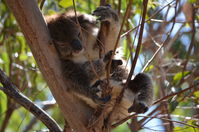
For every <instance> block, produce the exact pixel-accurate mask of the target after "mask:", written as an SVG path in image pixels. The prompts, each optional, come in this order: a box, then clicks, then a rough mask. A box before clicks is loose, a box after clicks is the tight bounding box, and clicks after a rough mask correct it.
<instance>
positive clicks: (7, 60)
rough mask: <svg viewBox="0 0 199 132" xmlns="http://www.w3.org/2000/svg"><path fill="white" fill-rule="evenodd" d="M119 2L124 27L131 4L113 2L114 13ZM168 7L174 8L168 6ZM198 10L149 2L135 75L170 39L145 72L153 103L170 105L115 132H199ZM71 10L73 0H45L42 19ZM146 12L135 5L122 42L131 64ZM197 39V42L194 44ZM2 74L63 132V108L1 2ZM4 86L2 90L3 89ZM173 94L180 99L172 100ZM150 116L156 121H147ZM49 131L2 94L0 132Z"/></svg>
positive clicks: (183, 3)
mask: <svg viewBox="0 0 199 132" xmlns="http://www.w3.org/2000/svg"><path fill="white" fill-rule="evenodd" d="M120 2H121V10H120V13H121V14H120V17H121V21H122V20H123V19H122V18H123V16H124V12H125V10H126V7H127V3H128V1H126V0H124V1H120V0H112V1H109V3H110V4H111V5H112V7H113V8H114V9H118V8H119V7H120V6H119V5H120V4H119V3H120ZM40 3H41V1H38V6H39V5H40ZM168 3H170V4H169V5H168ZM176 5H177V6H176ZM192 5H194V8H195V12H196V13H195V17H192V14H193V7H192ZM97 6H99V1H94V0H84V1H83V0H76V9H77V10H78V11H79V12H82V13H88V14H91V13H92V11H93V10H94V9H96V7H97ZM198 8H199V3H198V1H197V0H180V1H171V0H167V1H164V0H150V1H149V3H148V12H147V17H146V19H148V21H147V22H146V23H145V29H144V35H143V36H144V38H143V44H142V50H141V54H140V55H139V59H138V62H137V65H136V71H135V72H136V73H139V72H141V71H142V69H143V67H144V66H145V64H146V63H147V62H148V61H149V60H150V59H151V57H152V56H153V55H154V53H155V52H156V51H157V49H158V47H160V46H161V44H162V43H163V42H164V41H165V39H166V38H167V37H168V39H167V41H166V42H165V45H164V46H163V48H162V49H161V50H160V51H159V54H157V55H156V57H155V58H154V59H153V60H152V63H150V65H149V66H148V67H147V68H146V70H145V72H147V73H148V74H149V75H150V76H151V78H152V79H153V85H154V91H155V93H154V96H155V97H154V102H155V101H157V100H158V99H161V98H163V97H165V99H164V100H161V101H160V102H158V103H156V104H154V105H153V106H152V107H151V109H150V110H149V112H147V113H146V114H144V115H138V116H137V117H134V119H133V120H132V121H131V120H129V121H128V125H127V124H126V123H124V124H122V125H120V126H119V127H117V128H115V129H114V130H113V131H114V132H121V131H133V129H132V127H133V126H134V125H135V124H136V126H138V128H137V129H136V130H137V131H138V130H141V131H168V132H169V131H182V132H191V131H196V132H199V91H198V89H199V87H198V84H199V30H198V27H199V14H198ZM70 9H73V3H72V0H54V1H51V0H46V1H45V3H44V6H43V9H42V13H43V14H44V15H51V14H55V13H57V12H65V11H68V10H70ZM142 9H143V7H142V1H140V0H134V1H133V4H132V10H131V12H130V16H129V18H128V20H126V23H125V26H124V28H123V33H125V32H127V31H129V30H130V29H133V30H132V32H130V33H129V34H128V35H124V36H123V37H122V38H121V41H120V42H121V47H122V51H123V57H124V58H125V59H127V60H128V59H129V55H130V53H132V54H134V52H135V49H136V44H137V40H138V35H137V33H138V32H139V28H136V27H137V26H138V25H139V22H140V17H141V13H142ZM151 16H153V17H151ZM193 19H194V20H193ZM174 20H175V21H174ZM192 21H194V24H195V27H194V28H195V30H196V32H194V30H193V29H192V27H193V26H192V24H191V22H192ZM172 25H173V26H174V27H173V29H172ZM171 29H172V30H171ZM170 31H171V32H170ZM168 33H170V35H168ZM193 35H194V36H195V37H194V39H192V38H191V37H192V36H193ZM192 43H193V45H192ZM129 47H131V48H129ZM129 49H131V50H129ZM189 51H191V52H189ZM129 65H131V61H129ZM0 68H1V69H2V70H3V71H5V72H6V74H7V75H8V76H9V77H10V79H11V80H12V82H13V83H14V84H15V85H16V86H17V87H18V88H19V90H20V91H21V92H22V93H23V94H25V95H26V96H27V97H29V98H30V99H31V100H32V101H34V102H35V103H36V104H38V105H39V106H40V107H42V108H44V109H45V110H46V111H47V112H48V113H49V114H50V115H51V116H52V117H53V118H54V119H55V120H56V121H57V122H58V124H59V125H60V126H62V127H63V125H64V121H63V118H62V116H60V115H61V113H60V111H59V108H58V106H57V105H56V103H55V101H54V99H53V97H52V95H51V92H50V91H49V88H48V86H47V84H46V82H45V80H44V79H43V77H42V75H41V72H40V71H39V69H38V67H37V64H36V62H35V60H34V58H33V56H32V53H31V51H30V49H29V47H28V45H27V44H26V40H25V38H24V36H23V34H22V33H21V31H20V28H19V26H18V24H17V22H16V20H15V18H14V16H13V14H12V13H11V12H10V11H9V9H8V7H7V6H6V4H5V1H4V0H0ZM0 86H2V85H1V84H0ZM191 86H193V88H192V89H190V90H187V91H182V90H184V89H186V88H189V87H191ZM177 92H178V93H177ZM172 93H177V94H175V95H173V96H167V95H171V94H172ZM147 116H151V117H153V118H152V119H151V118H146V117H147ZM176 121H178V122H176ZM190 125H191V126H190ZM45 129H46V127H45V126H44V125H43V124H42V123H41V122H40V121H38V120H36V119H35V118H34V116H33V115H32V114H31V113H29V112H28V111H27V110H25V109H24V108H23V107H21V106H20V105H18V104H16V103H15V102H14V100H12V99H9V98H7V97H6V95H5V94H4V93H3V92H2V91H0V132H4V131H8V132H9V131H24V132H25V131H35V130H45ZM134 130H135V127H134Z"/></svg>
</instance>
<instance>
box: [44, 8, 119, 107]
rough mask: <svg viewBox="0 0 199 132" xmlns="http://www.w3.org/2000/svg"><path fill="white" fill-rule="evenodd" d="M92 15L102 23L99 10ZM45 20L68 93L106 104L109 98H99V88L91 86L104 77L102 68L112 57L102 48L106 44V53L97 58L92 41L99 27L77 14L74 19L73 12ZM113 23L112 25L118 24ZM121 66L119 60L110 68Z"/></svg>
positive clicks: (90, 19) (91, 20)
mask: <svg viewBox="0 0 199 132" xmlns="http://www.w3.org/2000/svg"><path fill="white" fill-rule="evenodd" d="M100 12H101V13H100ZM111 13H112V12H111ZM95 15H97V16H99V18H100V19H101V21H106V20H105V19H106V18H105V17H104V11H103V10H98V11H97V10H96V12H95ZM109 17H112V16H111V15H110V16H109ZM114 19H116V18H114ZM76 20H78V22H77V21H76ZM46 21H47V26H48V29H49V32H50V35H51V37H52V39H53V41H54V44H55V48H56V49H57V51H58V54H59V57H60V59H61V62H62V70H63V74H64V77H65V78H66V79H67V81H68V83H70V85H69V86H71V88H69V90H70V91H73V92H72V93H73V94H74V95H77V96H82V95H83V96H85V97H88V98H90V99H92V101H94V102H95V103H105V102H107V101H108V100H109V99H110V96H107V97H103V98H102V97H99V96H98V95H97V93H98V92H99V89H98V88H96V87H92V84H94V83H95V81H96V80H98V79H103V78H105V75H106V70H105V68H106V66H107V64H108V62H109V61H110V59H111V57H112V51H110V50H109V48H106V47H107V46H108V45H107V46H105V48H106V49H108V50H106V51H105V52H106V54H103V56H104V57H103V58H99V48H98V44H97V39H96V38H97V35H98V32H99V28H98V27H97V25H96V20H95V18H94V17H93V16H90V15H86V14H80V13H78V14H77V19H76V16H75V14H74V12H66V13H62V14H55V15H52V16H47V17H46ZM117 21H118V20H117ZM113 22H114V23H113V25H116V24H117V23H118V22H115V21H113ZM78 24H79V25H78ZM110 28H112V26H110ZM114 30H115V29H114ZM116 33H117V32H116ZM112 35H113V36H117V35H114V34H112ZM112 35H108V36H109V37H107V39H106V40H105V43H107V44H109V43H108V41H112V40H111V39H110V40H109V38H111V37H110V36H112ZM121 64H122V61H121V60H113V63H112V68H113V69H114V68H115V67H117V65H121Z"/></svg>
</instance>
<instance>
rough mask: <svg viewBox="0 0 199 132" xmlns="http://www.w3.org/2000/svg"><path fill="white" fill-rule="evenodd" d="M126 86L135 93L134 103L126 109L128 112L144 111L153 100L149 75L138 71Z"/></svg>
mask: <svg viewBox="0 0 199 132" xmlns="http://www.w3.org/2000/svg"><path fill="white" fill-rule="evenodd" d="M128 88H129V89H130V90H131V91H132V92H133V93H135V94H136V97H135V100H134V104H133V105H132V106H131V107H130V108H129V109H128V112H129V113H130V112H136V113H145V112H146V111H147V110H148V107H149V106H150V105H151V104H152V100H153V87H152V82H151V79H150V77H149V76H148V75H146V74H144V73H139V74H138V75H136V76H135V78H134V79H133V80H131V81H130V82H129V84H128Z"/></svg>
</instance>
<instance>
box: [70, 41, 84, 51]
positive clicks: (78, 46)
mask: <svg viewBox="0 0 199 132" xmlns="http://www.w3.org/2000/svg"><path fill="white" fill-rule="evenodd" d="M71 46H72V48H73V49H74V50H76V51H80V50H82V49H83V46H82V43H81V42H80V40H78V39H73V40H72V42H71Z"/></svg>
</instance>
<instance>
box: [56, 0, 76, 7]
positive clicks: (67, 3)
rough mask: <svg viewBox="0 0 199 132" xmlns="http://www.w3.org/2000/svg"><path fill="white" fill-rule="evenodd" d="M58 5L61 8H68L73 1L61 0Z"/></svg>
mask: <svg viewBox="0 0 199 132" xmlns="http://www.w3.org/2000/svg"><path fill="white" fill-rule="evenodd" d="M59 5H60V6H61V7H63V8H68V7H70V6H73V1H72V0H61V1H60V2H59Z"/></svg>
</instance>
